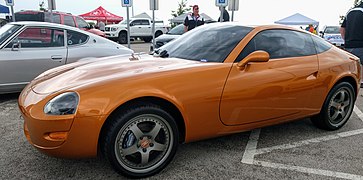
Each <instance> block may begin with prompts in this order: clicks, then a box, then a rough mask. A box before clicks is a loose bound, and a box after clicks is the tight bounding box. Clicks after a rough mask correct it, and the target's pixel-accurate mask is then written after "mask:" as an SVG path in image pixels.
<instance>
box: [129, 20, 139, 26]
mask: <svg viewBox="0 0 363 180" xmlns="http://www.w3.org/2000/svg"><path fill="white" fill-rule="evenodd" d="M131 24H132V25H133V26H140V25H141V20H135V21H132V22H131Z"/></svg>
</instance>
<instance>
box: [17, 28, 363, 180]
mask: <svg viewBox="0 0 363 180" xmlns="http://www.w3.org/2000/svg"><path fill="white" fill-rule="evenodd" d="M360 78H361V65H360V63H359V59H358V58H357V57H355V56H353V55H351V54H349V53H348V52H345V51H343V50H341V49H338V48H336V47H334V46H332V45H331V44H329V43H327V42H325V41H324V40H323V39H321V38H320V37H318V36H315V35H313V34H310V33H308V32H304V31H301V30H298V29H294V28H290V27H285V26H258V27H247V26H242V25H239V24H235V23H214V24H209V25H204V26H201V27H198V28H196V29H194V30H192V31H190V32H187V33H185V34H184V35H183V36H181V37H180V38H178V39H176V40H175V41H173V42H170V43H168V44H166V45H165V46H163V47H162V48H161V49H159V50H158V52H156V54H155V55H154V56H149V55H138V56H136V57H135V56H132V57H130V58H122V57H108V58H104V60H102V61H93V60H90V61H80V62H76V63H72V64H69V65H65V66H61V67H58V68H55V69H51V70H48V71H47V72H45V73H43V74H41V75H39V76H38V77H37V78H36V79H34V80H33V81H32V82H31V83H30V84H29V85H28V86H27V87H26V88H25V89H24V90H23V92H22V93H21V95H20V97H19V107H20V110H21V113H22V115H23V117H24V132H25V136H26V138H27V139H28V141H29V142H30V143H31V144H32V145H33V146H35V147H36V148H37V149H39V150H40V151H42V152H44V153H46V154H49V155H51V156H57V157H65V158H82V157H92V156H96V155H98V154H100V155H103V156H104V157H105V158H107V159H108V160H109V161H110V163H111V164H112V166H113V167H114V169H115V170H116V171H117V172H119V173H121V174H123V175H125V176H129V177H146V176H150V175H153V174H155V173H158V172H160V171H161V170H162V169H163V168H164V167H165V166H166V165H167V164H168V163H169V162H170V161H171V160H172V159H173V156H174V155H175V152H176V150H177V147H178V144H179V143H187V142H191V141H197V140H202V139H206V138H212V137H216V136H222V135H227V134H231V133H237V132H242V131H248V130H251V129H254V128H260V127H264V126H269V125H273V124H278V123H283V122H287V121H291V120H296V119H301V118H305V117H311V120H312V122H313V124H315V125H316V126H317V127H319V128H322V129H326V130H335V129H339V128H341V127H342V126H343V125H344V124H345V123H346V122H347V121H348V119H349V117H350V116H351V114H352V110H353V107H354V103H355V101H356V98H357V95H358V91H359V85H360V83H359V82H360Z"/></svg>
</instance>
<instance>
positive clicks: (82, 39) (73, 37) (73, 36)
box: [67, 30, 89, 46]
mask: <svg viewBox="0 0 363 180" xmlns="http://www.w3.org/2000/svg"><path fill="white" fill-rule="evenodd" d="M88 39H89V37H88V35H86V34H83V33H80V32H76V31H69V30H68V31H67V44H68V45H69V46H72V45H80V44H84V43H86V42H87V41H88Z"/></svg>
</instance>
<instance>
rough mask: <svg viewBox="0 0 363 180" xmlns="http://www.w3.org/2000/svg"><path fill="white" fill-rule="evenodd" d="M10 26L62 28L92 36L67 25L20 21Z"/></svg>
mask: <svg viewBox="0 0 363 180" xmlns="http://www.w3.org/2000/svg"><path fill="white" fill-rule="evenodd" d="M9 24H15V25H21V26H44V27H53V28H62V29H68V30H72V31H77V32H81V33H84V34H92V33H88V32H87V31H83V30H81V29H78V28H76V27H72V26H67V25H63V24H56V23H49V22H37V21H19V22H11V23H9Z"/></svg>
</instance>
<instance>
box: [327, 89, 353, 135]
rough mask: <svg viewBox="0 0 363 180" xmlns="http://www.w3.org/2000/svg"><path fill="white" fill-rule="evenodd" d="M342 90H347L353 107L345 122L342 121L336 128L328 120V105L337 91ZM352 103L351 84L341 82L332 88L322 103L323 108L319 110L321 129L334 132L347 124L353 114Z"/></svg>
mask: <svg viewBox="0 0 363 180" xmlns="http://www.w3.org/2000/svg"><path fill="white" fill-rule="evenodd" d="M342 88H346V89H347V90H348V92H349V95H350V98H351V101H352V104H353V105H352V106H353V107H352V109H351V110H350V111H349V112H348V114H347V115H346V117H345V120H343V121H344V122H343V123H342V124H340V125H338V126H336V125H334V124H332V123H331V122H330V120H329V104H330V101H331V100H332V98H333V96H334V94H335V93H336V92H337V91H339V90H341V89H342ZM354 103H355V91H354V88H353V86H352V85H351V84H349V83H347V82H341V83H339V84H337V85H336V86H334V87H333V88H332V90H331V91H330V92H329V94H328V96H327V98H326V100H325V102H324V105H323V108H322V110H321V114H320V115H321V116H320V118H321V119H320V121H322V124H321V125H322V126H323V128H324V129H328V130H336V129H339V128H341V127H343V126H344V125H345V124H346V123H347V122H348V120H349V117H350V116H351V114H352V112H353V108H354Z"/></svg>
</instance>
